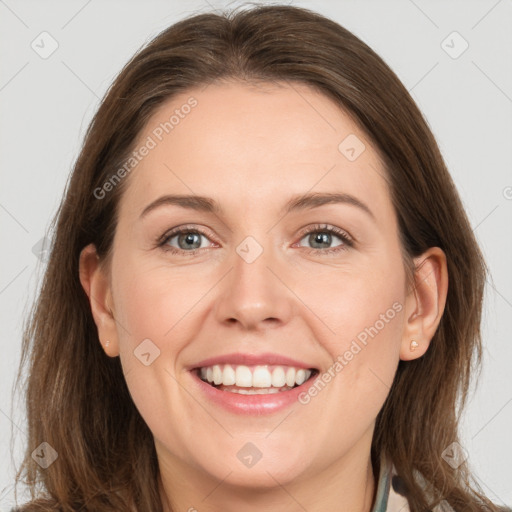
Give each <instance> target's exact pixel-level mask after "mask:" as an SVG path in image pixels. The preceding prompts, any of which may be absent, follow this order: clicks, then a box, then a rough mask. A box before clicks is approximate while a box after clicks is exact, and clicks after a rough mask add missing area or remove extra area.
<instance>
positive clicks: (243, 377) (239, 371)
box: [235, 365, 252, 388]
mask: <svg viewBox="0 0 512 512" xmlns="http://www.w3.org/2000/svg"><path fill="white" fill-rule="evenodd" d="M235 377H236V385H237V386H238V387H239V388H250V387H252V373H251V370H250V369H249V368H248V367H247V366H242V365H241V366H237V367H236V370H235Z"/></svg>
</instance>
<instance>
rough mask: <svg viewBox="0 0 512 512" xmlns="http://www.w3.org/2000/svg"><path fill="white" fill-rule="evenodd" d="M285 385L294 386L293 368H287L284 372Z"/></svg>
mask: <svg viewBox="0 0 512 512" xmlns="http://www.w3.org/2000/svg"><path fill="white" fill-rule="evenodd" d="M286 385H287V386H290V387H293V386H295V368H288V370H287V371H286Z"/></svg>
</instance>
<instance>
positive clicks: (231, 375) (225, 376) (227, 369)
mask: <svg viewBox="0 0 512 512" xmlns="http://www.w3.org/2000/svg"><path fill="white" fill-rule="evenodd" d="M235 383H236V376H235V370H233V367H232V366H231V365H230V364H226V365H224V371H223V372H222V384H224V386H233V385H234V384H235Z"/></svg>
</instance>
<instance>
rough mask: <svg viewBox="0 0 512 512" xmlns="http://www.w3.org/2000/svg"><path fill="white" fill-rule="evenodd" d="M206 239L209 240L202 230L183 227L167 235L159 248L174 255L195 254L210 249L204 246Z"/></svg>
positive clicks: (161, 240)
mask: <svg viewBox="0 0 512 512" xmlns="http://www.w3.org/2000/svg"><path fill="white" fill-rule="evenodd" d="M205 238H206V239H208V240H209V238H208V236H207V234H206V233H205V232H204V231H202V230H201V229H198V228H196V227H194V228H192V227H187V226H183V227H181V228H176V229H173V230H171V231H168V232H167V233H165V234H164V235H163V236H162V237H161V239H160V240H159V241H158V246H159V247H161V248H162V249H163V250H164V251H169V252H171V253H173V254H183V253H190V254H195V253H196V252H197V251H199V250H200V249H204V248H205V247H208V244H206V245H204V244H203V241H204V239H205Z"/></svg>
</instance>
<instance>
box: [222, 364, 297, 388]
mask: <svg viewBox="0 0 512 512" xmlns="http://www.w3.org/2000/svg"><path fill="white" fill-rule="evenodd" d="M214 375H215V374H214ZM305 380H306V370H303V369H302V368H301V369H300V370H298V371H297V373H296V374H295V382H296V383H297V385H298V386H300V385H301V384H302V383H303V382H304V381H305Z"/></svg>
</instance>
